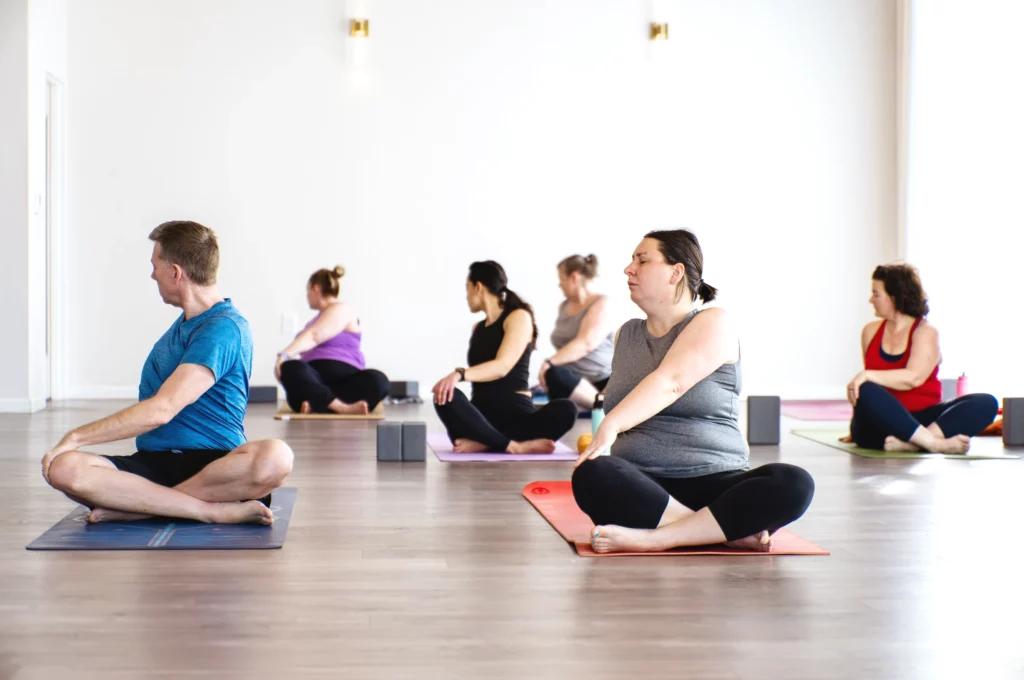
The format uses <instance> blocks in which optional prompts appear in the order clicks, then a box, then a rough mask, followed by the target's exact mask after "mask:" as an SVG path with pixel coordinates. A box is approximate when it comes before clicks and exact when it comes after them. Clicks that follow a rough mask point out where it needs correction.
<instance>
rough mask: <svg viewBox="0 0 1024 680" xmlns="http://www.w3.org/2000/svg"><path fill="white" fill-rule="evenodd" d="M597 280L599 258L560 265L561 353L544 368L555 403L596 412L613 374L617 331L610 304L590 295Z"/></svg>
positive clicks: (556, 335) (555, 336)
mask: <svg viewBox="0 0 1024 680" xmlns="http://www.w3.org/2000/svg"><path fill="white" fill-rule="evenodd" d="M595 276H597V256H596V255H587V256H586V257H583V256H581V255H571V256H569V257H567V258H565V259H564V260H562V261H561V262H559V263H558V287H559V288H561V289H562V294H563V295H565V301H564V302H562V304H561V305H559V306H558V318H557V319H556V320H555V330H554V331H552V333H551V344H552V345H553V346H554V347H555V349H556V350H557V351H556V352H555V353H554V354H552V355H551V356H550V357H548V358H547V359H545V360H544V363H542V364H541V367H540V384H541V387H543V388H544V389H545V390H547V393H548V395H550V397H551V398H552V399H572V400H573V402H575V403H576V405H577V406H579V407H580V408H582V409H587V410H590V409H592V408H594V400H595V399H596V398H597V395H598V393H599V392H600V391H601V390H603V389H604V388H605V385H607V384H608V376H609V375H610V374H611V372H612V336H613V333H612V327H611V319H610V318H609V313H608V298H607V296H604V295H597V294H595V293H594V292H592V291H591V290H590V284H591V282H592V281H593V280H594V277H595Z"/></svg>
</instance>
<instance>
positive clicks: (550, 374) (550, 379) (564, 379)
mask: <svg viewBox="0 0 1024 680" xmlns="http://www.w3.org/2000/svg"><path fill="white" fill-rule="evenodd" d="M581 380H583V377H582V376H581V375H580V374H579V373H577V372H576V371H574V370H572V369H571V368H569V367H568V366H552V367H551V368H549V369H548V370H547V373H545V374H544V382H545V383H546V384H547V386H548V396H550V397H551V398H552V399H568V398H569V395H570V394H572V393H573V392H574V391H576V387H577V386H578V385H579V384H580V381H581ZM587 382H589V383H590V384H591V385H593V386H594V387H595V388H596V389H597V391H598V392H600V391H601V390H603V389H604V388H605V387H607V386H608V378H605V379H604V380H598V381H597V382H593V381H592V380H587Z"/></svg>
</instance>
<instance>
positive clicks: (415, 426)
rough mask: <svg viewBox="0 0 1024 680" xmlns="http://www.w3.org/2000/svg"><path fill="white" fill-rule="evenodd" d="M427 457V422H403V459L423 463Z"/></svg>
mask: <svg viewBox="0 0 1024 680" xmlns="http://www.w3.org/2000/svg"><path fill="white" fill-rule="evenodd" d="M426 459H427V424H426V423H402V460H405V461H412V462H417V463H421V462H423V461H425V460H426Z"/></svg>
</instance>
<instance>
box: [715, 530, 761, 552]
mask: <svg viewBox="0 0 1024 680" xmlns="http://www.w3.org/2000/svg"><path fill="white" fill-rule="evenodd" d="M725 545H726V546H728V547H730V548H739V549H740V550H757V551H759V552H771V550H772V537H771V535H769V534H768V532H767V531H762V532H761V533H758V534H754V535H753V536H747V537H746V538H741V539H739V540H738V541H726V542H725Z"/></svg>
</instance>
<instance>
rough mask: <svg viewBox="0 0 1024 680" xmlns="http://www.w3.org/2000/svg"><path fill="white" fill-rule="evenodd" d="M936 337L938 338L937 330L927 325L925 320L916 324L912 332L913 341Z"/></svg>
mask: <svg viewBox="0 0 1024 680" xmlns="http://www.w3.org/2000/svg"><path fill="white" fill-rule="evenodd" d="M937 337H939V329H937V328H936V327H935V326H933V325H931V324H930V323H928V321H927V320H925V319H921V323H919V324H917V328H916V329H915V330H914V339H918V338H924V339H927V338H937Z"/></svg>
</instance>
